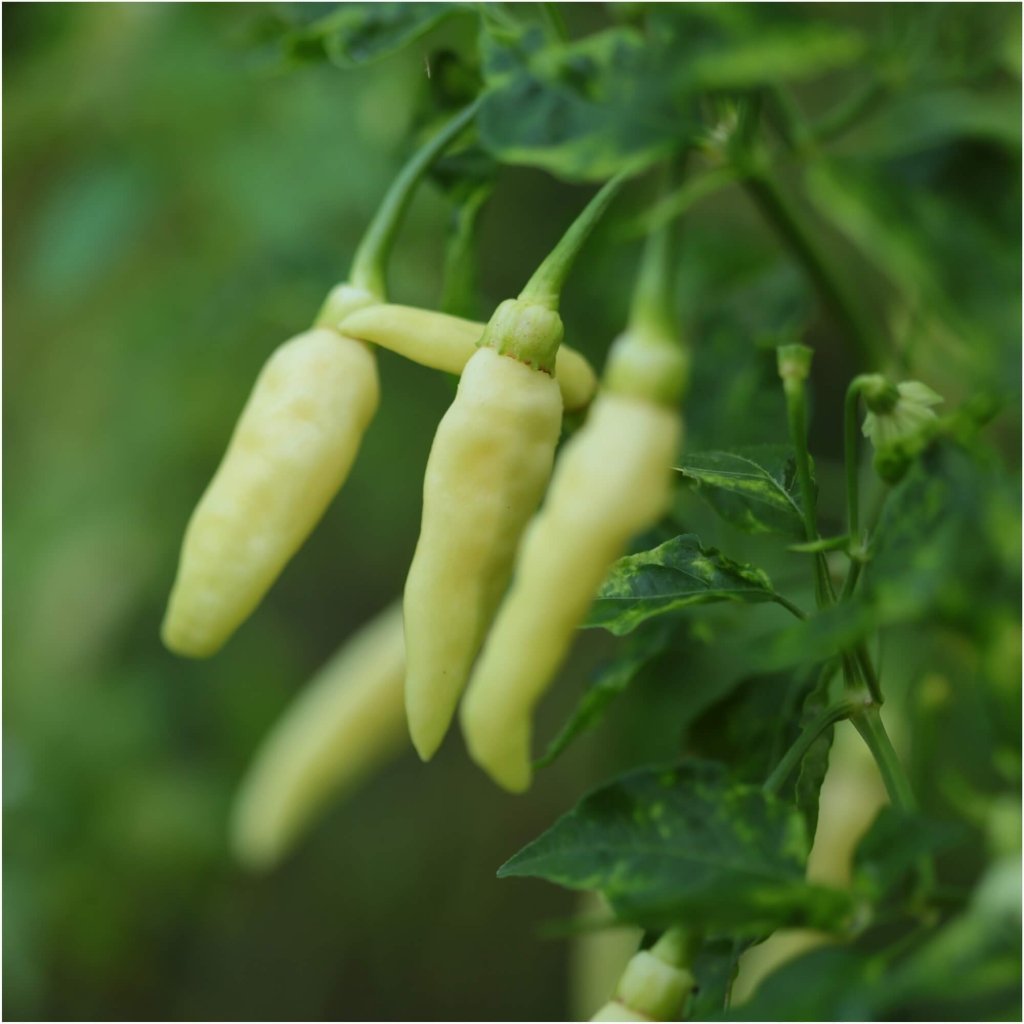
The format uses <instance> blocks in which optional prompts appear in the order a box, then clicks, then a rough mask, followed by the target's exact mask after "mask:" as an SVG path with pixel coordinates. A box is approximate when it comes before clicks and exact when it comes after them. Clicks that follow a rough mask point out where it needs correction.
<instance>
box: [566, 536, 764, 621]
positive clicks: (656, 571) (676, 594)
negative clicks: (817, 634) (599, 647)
mask: <svg viewBox="0 0 1024 1024" xmlns="http://www.w3.org/2000/svg"><path fill="white" fill-rule="evenodd" d="M778 600H779V595H778V594H776V593H775V591H774V590H773V589H772V584H771V580H769V579H768V577H767V576H766V575H765V574H764V573H763V572H762V571H761V570H760V569H755V568H754V567H753V566H752V565H743V564H741V563H739V562H734V561H732V560H731V559H729V558H726V557H725V555H722V554H720V553H719V552H718V551H717V550H716V549H715V548H704V547H701V544H700V541H699V540H698V539H697V538H696V537H695V536H693V534H683V535H682V536H679V537H675V538H673V539H672V540H669V541H666V542H665V543H664V544H660V545H658V547H656V548H653V549H652V550H650V551H641V552H640V553H639V554H636V555H627V556H626V557H625V558H620V559H619V560H618V561H617V562H616V563H615V564H614V565H613V566H612V568H611V570H610V571H609V573H608V576H607V577H606V578H605V581H604V583H603V584H602V585H601V589H600V590H599V591H598V593H597V598H596V600H595V601H594V605H593V607H592V608H591V610H590V615H589V616H588V618H587V621H586V623H585V625H586V626H600V627H602V628H603V629H607V630H608V631H609V632H611V633H614V634H615V635H616V636H622V635H623V634H625V633H630V632H632V631H633V630H634V629H636V627H637V626H639V625H640V623H641V622H644V621H646V620H647V619H649V618H652V617H653V616H655V615H664V614H666V613H668V612H675V611H678V610H679V609H681V608H688V607H690V606H691V605H697V604H710V603H712V602H716V601H739V602H763V601H778Z"/></svg>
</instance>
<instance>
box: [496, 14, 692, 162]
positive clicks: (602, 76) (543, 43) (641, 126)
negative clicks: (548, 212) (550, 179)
mask: <svg viewBox="0 0 1024 1024" xmlns="http://www.w3.org/2000/svg"><path fill="white" fill-rule="evenodd" d="M481 45H482V49H483V55H484V69H485V80H486V82H487V86H488V91H487V95H486V98H485V100H484V103H483V106H482V107H481V110H480V117H479V124H480V136H481V138H482V140H483V142H484V144H485V145H486V146H487V147H488V149H490V151H491V152H492V153H494V154H495V155H496V156H497V157H499V158H500V159H501V160H502V161H504V162H506V163H514V164H531V165H534V166H537V167H542V168H544V169H546V170H548V171H551V172H553V173H555V174H558V175H561V176H563V177H565V178H569V179H573V180H581V181H601V180H604V179H606V178H609V177H611V176H612V175H614V174H617V173H618V172H620V171H623V170H639V169H641V168H642V167H645V166H647V165H649V164H651V163H652V162H654V161H655V160H657V159H659V158H660V157H662V156H664V155H666V154H667V153H669V152H670V151H671V150H672V149H673V148H675V147H677V146H679V145H681V144H683V143H684V142H686V141H688V140H689V139H691V138H692V137H693V136H694V134H695V132H696V124H695V122H694V121H693V120H692V119H691V118H688V117H686V116H685V115H684V112H683V111H681V110H679V109H678V107H677V105H676V104H675V103H674V102H672V100H671V97H670V96H669V95H668V94H667V91H666V79H665V77H664V76H663V75H659V74H658V69H657V60H656V58H655V59H652V50H651V46H650V44H649V42H648V41H646V40H645V39H644V37H643V36H642V35H641V34H640V33H638V32H636V31H635V30H633V29H630V28H615V29H609V30H607V31H604V32H599V33H597V34H595V35H592V36H589V37H588V38H586V39H583V40H580V41H578V42H574V43H569V44H564V43H559V42H554V41H551V40H550V39H549V38H548V37H547V35H546V33H545V32H544V30H543V29H542V28H541V27H540V26H536V25H534V26H529V27H526V28H524V29H523V30H521V31H518V32H513V31H508V32H502V33H500V34H498V33H494V32H490V33H487V34H485V35H484V37H483V41H482V44H481ZM638 113H639V115H640V116H638Z"/></svg>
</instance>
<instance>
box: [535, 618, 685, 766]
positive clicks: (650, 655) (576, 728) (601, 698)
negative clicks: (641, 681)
mask: <svg viewBox="0 0 1024 1024" xmlns="http://www.w3.org/2000/svg"><path fill="white" fill-rule="evenodd" d="M671 633H672V624H671V623H668V622H657V623H654V625H653V628H648V629H640V630H637V631H636V632H635V633H634V634H633V635H632V636H631V637H630V639H629V641H628V642H627V643H626V644H625V645H624V646H623V649H622V651H621V652H620V654H619V655H618V657H616V658H615V660H614V661H612V662H611V663H610V664H608V665H606V666H605V667H604V669H603V670H602V671H600V672H599V673H598V674H597V676H596V677H595V679H594V681H593V682H592V683H591V685H590V687H589V688H588V689H587V692H586V693H584V694H583V697H582V698H581V699H580V702H579V704H577V705H576V709H575V710H574V711H573V713H572V715H571V716H570V718H569V720H568V721H567V722H566V723H565V725H563V726H562V728H561V731H560V732H559V733H558V735H557V736H555V738H554V739H553V740H552V741H551V743H549V744H548V748H547V750H546V751H545V752H544V754H543V756H542V757H540V758H538V760H537V761H536V762H535V764H534V767H535V768H544V767H546V766H547V765H549V764H551V762H552V761H554V760H555V759H556V758H557V757H559V755H561V754H562V752H563V751H564V750H565V749H566V748H567V747H568V746H569V744H570V743H572V741H573V740H575V739H576V737H577V736H579V735H580V734H581V733H583V732H586V731H587V730H588V729H591V728H593V727H594V726H595V725H596V724H597V723H598V722H599V721H600V720H601V718H603V717H604V713H605V711H606V710H607V708H608V705H609V704H611V702H612V701H613V700H615V698H616V697H618V696H619V694H620V693H622V692H623V691H624V690H625V689H626V688H627V687H628V686H629V684H630V683H632V682H633V680H634V679H635V678H636V677H637V676H638V675H639V674H640V672H642V671H643V670H644V669H645V668H646V667H647V666H648V665H650V664H651V662H652V661H654V660H655V659H656V658H657V657H658V656H659V655H660V654H662V653H663V652H664V651H665V649H666V648H667V646H668V642H669V637H670V636H671Z"/></svg>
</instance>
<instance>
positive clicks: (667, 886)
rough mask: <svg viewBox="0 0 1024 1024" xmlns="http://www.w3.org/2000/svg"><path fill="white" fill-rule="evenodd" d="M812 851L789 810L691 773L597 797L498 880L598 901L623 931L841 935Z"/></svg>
mask: <svg viewBox="0 0 1024 1024" xmlns="http://www.w3.org/2000/svg"><path fill="white" fill-rule="evenodd" d="M807 849H808V841H807V833H806V831H805V829H804V827H803V822H802V821H801V820H800V817H799V815H798V814H797V813H796V812H795V811H794V810H793V809H792V808H791V807H789V806H787V805H786V804H784V803H783V802H781V801H779V800H776V799H775V798H773V797H771V796H768V795H767V794H765V793H764V792H763V791H762V790H761V789H760V787H757V786H748V785H741V784H737V783H734V782H732V781H731V780H730V779H729V778H728V776H727V774H726V770H725V768H724V766H722V765H719V764H715V763H713V762H709V761H687V762H683V763H681V764H679V765H677V766H676V767H674V768H662V769H658V768H645V769H641V770H639V771H634V772H630V773H628V774H626V775H623V776H621V777H620V778H619V779H617V780H616V781H614V782H612V783H610V784H608V785H606V786H603V787H601V788H600V789H597V790H595V791H593V792H592V793H590V794H589V795H588V796H586V797H584V798H583V800H582V801H581V802H580V804H578V805H577V807H576V808H575V809H574V810H572V811H570V812H569V813H568V814H566V815H565V816H564V817H562V818H561V819H560V820H559V821H558V822H556V823H555V825H554V826H553V827H552V828H550V829H549V830H548V831H547V832H545V833H544V835H542V836H541V837H540V838H539V839H536V840H535V841H534V842H532V843H531V844H530V845H529V846H527V847H525V848H524V849H523V850H521V851H520V852H519V853H518V854H516V856H514V857H513V858H512V859H511V860H510V861H508V862H507V863H506V864H505V865H504V866H503V867H502V868H501V869H500V870H499V872H498V875H499V877H502V878H508V877H513V876H533V877H538V878H545V879H547V880H548V881H550V882H555V883H557V884H559V885H563V886H567V887H568V888H571V889H586V890H595V891H597V892H600V893H602V894H603V895H604V896H605V898H606V899H608V901H609V902H610V903H611V905H612V908H613V909H614V910H615V912H616V914H617V916H619V917H620V918H621V919H626V920H633V921H637V922H639V923H641V924H644V925H646V926H647V927H659V926H660V927H664V926H666V925H668V924H670V923H674V922H676V921H679V920H685V921H687V922H688V923H689V924H691V925H692V926H694V927H705V928H732V929H736V930H738V931H742V932H744V933H746V934H753V933H759V932H762V931H764V930H771V929H773V928H775V927H778V926H780V925H783V924H796V923H798V922H803V923H809V922H812V921H813V922H814V923H815V924H816V925H818V926H822V927H827V926H829V925H834V924H836V923H837V921H838V920H839V918H840V917H842V916H843V915H844V914H845V913H846V909H847V907H848V899H847V897H846V896H845V894H843V893H839V892H836V891H833V890H828V889H821V888H817V887H814V886H810V885H808V883H807V882H806V880H805V878H804V870H805V865H806V859H807Z"/></svg>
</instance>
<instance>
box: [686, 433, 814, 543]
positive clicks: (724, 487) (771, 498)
mask: <svg viewBox="0 0 1024 1024" xmlns="http://www.w3.org/2000/svg"><path fill="white" fill-rule="evenodd" d="M678 469H679V472H680V473H681V474H682V476H683V479H684V480H686V481H687V482H689V483H691V484H692V485H693V487H694V488H695V490H696V491H697V493H698V494H699V495H700V496H701V497H702V498H704V499H705V500H706V501H707V502H708V504H710V505H711V507H712V508H713V509H714V510H715V511H716V512H717V513H718V514H719V515H720V516H721V517H722V518H723V519H725V520H726V522H728V523H731V524H732V525H733V526H735V527H738V528H739V529H741V530H745V531H746V532H748V533H782V534H785V535H786V536H790V537H800V538H801V539H802V538H803V537H804V521H803V515H802V513H801V511H800V491H799V484H798V483H797V479H796V463H795V461H794V459H793V454H792V449H790V448H788V447H785V446H783V445H764V446H761V447H756V448H740V449H737V450H735V451H727V452H726V451H722V452H700V453H694V454H691V455H687V456H685V457H684V458H683V460H682V463H681V464H680V466H679V467H678Z"/></svg>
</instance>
